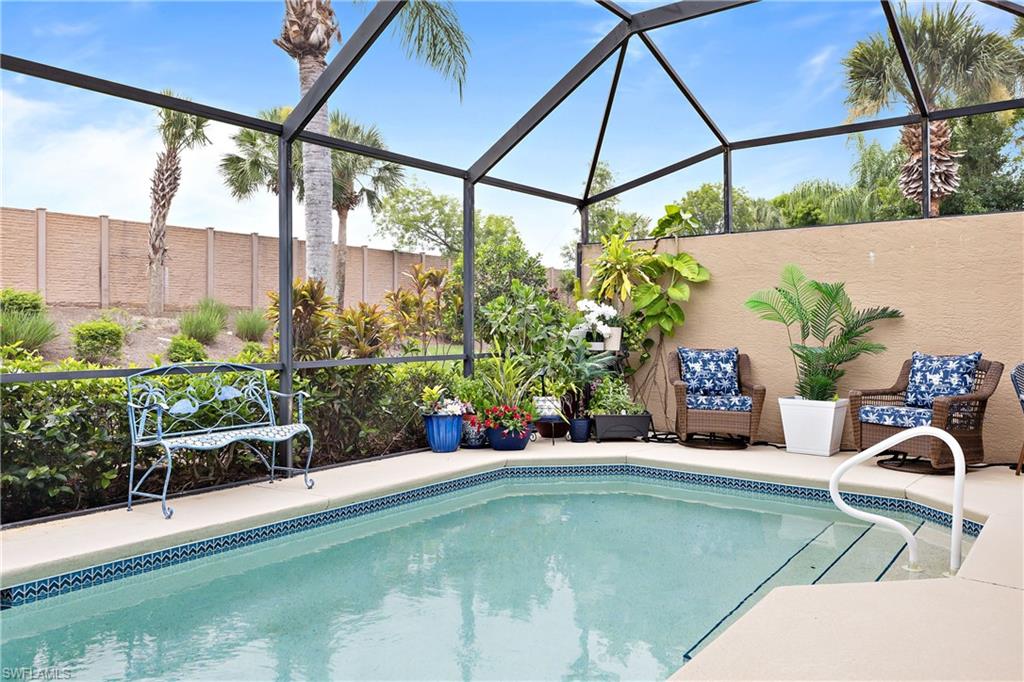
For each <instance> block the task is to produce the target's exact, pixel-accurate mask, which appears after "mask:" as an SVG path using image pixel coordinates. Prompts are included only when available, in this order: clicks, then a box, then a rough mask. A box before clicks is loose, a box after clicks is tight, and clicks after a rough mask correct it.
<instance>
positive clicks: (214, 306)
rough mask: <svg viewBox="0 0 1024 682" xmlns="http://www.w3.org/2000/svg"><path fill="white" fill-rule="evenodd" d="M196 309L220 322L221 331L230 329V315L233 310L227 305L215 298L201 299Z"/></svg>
mask: <svg viewBox="0 0 1024 682" xmlns="http://www.w3.org/2000/svg"><path fill="white" fill-rule="evenodd" d="M195 309H196V310H198V311H200V312H203V313H206V314H208V315H210V316H211V317H216V318H217V319H218V320H220V328H221V329H227V328H228V315H230V314H231V308H229V307H228V305H227V304H226V303H221V302H220V301H218V300H217V299H215V298H209V297H207V298H203V299H200V301H199V303H197V304H196V308H195Z"/></svg>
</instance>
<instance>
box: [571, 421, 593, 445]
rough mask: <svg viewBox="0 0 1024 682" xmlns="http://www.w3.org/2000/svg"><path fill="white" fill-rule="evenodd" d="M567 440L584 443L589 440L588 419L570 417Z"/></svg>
mask: <svg viewBox="0 0 1024 682" xmlns="http://www.w3.org/2000/svg"><path fill="white" fill-rule="evenodd" d="M569 440H571V441H572V442H573V443H586V442H587V441H588V440H590V419H570V420H569Z"/></svg>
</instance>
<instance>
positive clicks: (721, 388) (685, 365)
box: [678, 347, 740, 395]
mask: <svg viewBox="0 0 1024 682" xmlns="http://www.w3.org/2000/svg"><path fill="white" fill-rule="evenodd" d="M678 352H679V366H680V368H681V369H682V372H681V373H682V377H681V378H682V380H683V381H684V382H686V387H687V392H688V393H695V394H699V395H739V393H740V386H739V379H738V369H737V368H738V364H739V362H738V359H739V350H738V349H736V348H725V349H723V350H700V349H696V348H683V347H680V348H679V351H678Z"/></svg>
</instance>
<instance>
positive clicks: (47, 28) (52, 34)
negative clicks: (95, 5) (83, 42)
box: [32, 21, 97, 38]
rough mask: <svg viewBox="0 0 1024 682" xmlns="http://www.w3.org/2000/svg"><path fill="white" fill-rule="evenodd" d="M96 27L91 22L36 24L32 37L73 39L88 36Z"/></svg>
mask: <svg viewBox="0 0 1024 682" xmlns="http://www.w3.org/2000/svg"><path fill="white" fill-rule="evenodd" d="M96 28H97V26H96V24H94V23H93V22H91V21H82V22H78V23H68V22H63V21H58V22H54V23H52V24H37V25H35V26H33V27H32V35H34V36H36V37H38V38H74V37H80V36H84V35H89V34H90V33H93V32H94V31H95V30H96Z"/></svg>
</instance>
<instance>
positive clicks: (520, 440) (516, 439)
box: [487, 429, 530, 450]
mask: <svg viewBox="0 0 1024 682" xmlns="http://www.w3.org/2000/svg"><path fill="white" fill-rule="evenodd" d="M487 440H489V441H491V447H492V448H494V449H495V450H525V449H526V444H527V443H529V442H530V432H529V431H524V432H522V433H512V432H511V431H509V432H508V435H507V436H506V435H505V430H504V429H487Z"/></svg>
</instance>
